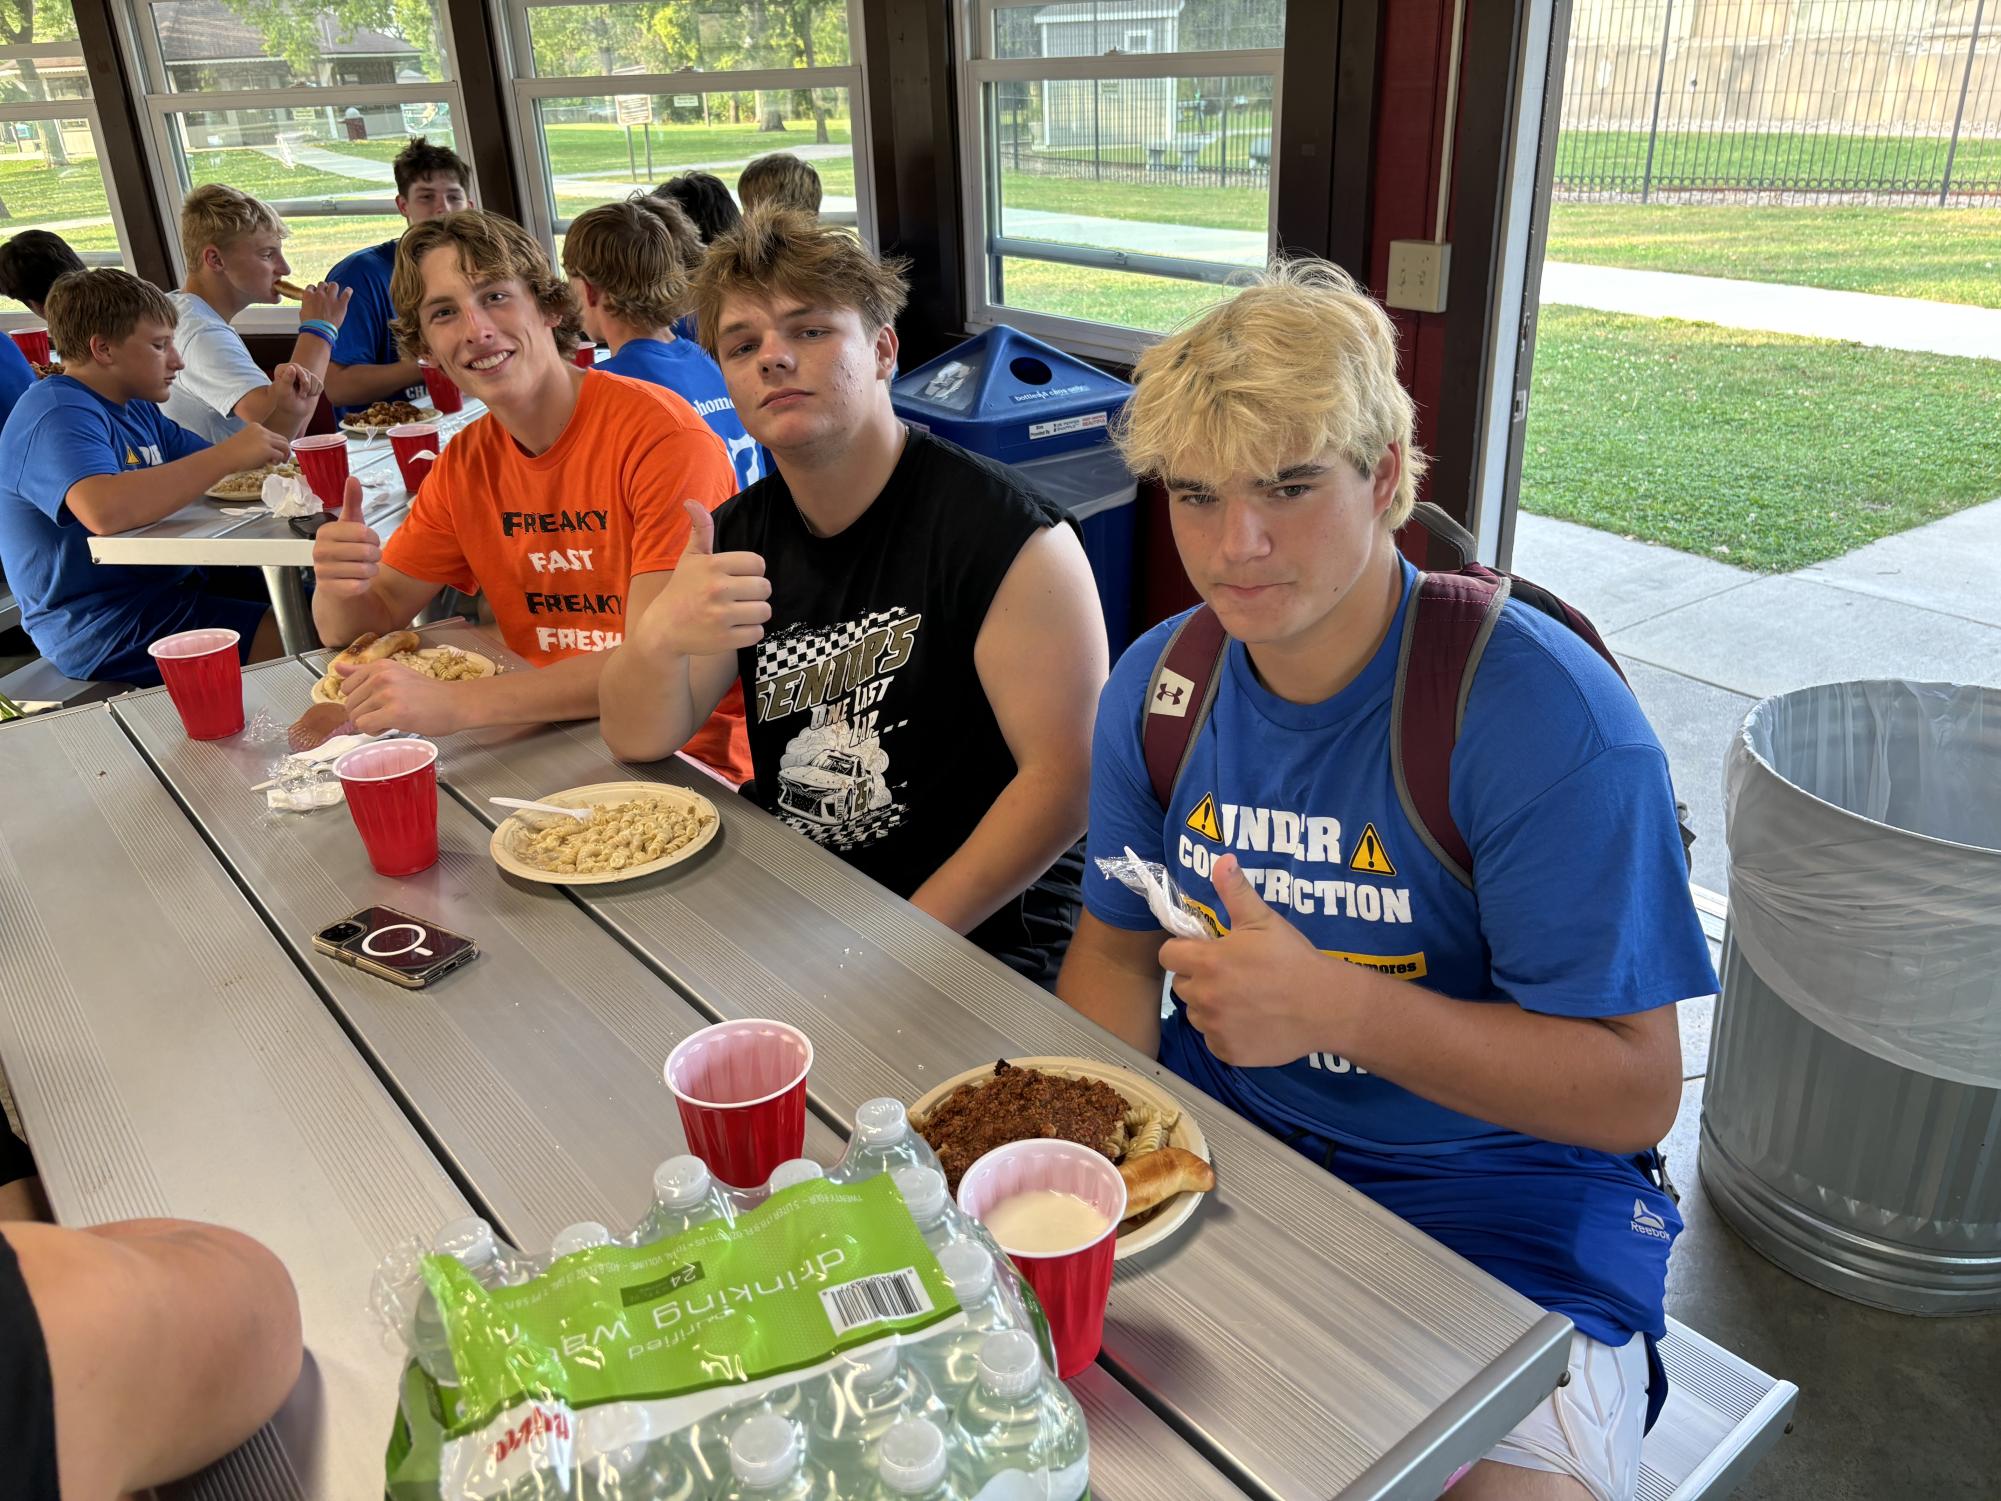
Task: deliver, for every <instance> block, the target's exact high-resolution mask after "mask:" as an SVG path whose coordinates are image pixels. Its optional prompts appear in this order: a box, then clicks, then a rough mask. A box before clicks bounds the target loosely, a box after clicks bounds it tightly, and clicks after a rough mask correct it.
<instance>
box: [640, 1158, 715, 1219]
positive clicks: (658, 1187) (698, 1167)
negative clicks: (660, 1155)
mask: <svg viewBox="0 0 2001 1501" xmlns="http://www.w3.org/2000/svg"><path fill="white" fill-rule="evenodd" d="M711 1181H712V1180H711V1179H710V1177H709V1165H708V1164H707V1163H706V1162H704V1161H702V1159H701V1158H699V1157H692V1156H688V1155H686V1154H683V1155H682V1156H679V1157H669V1158H668V1159H667V1160H666V1161H665V1162H663V1163H661V1164H660V1166H658V1167H656V1168H655V1169H654V1170H653V1197H654V1199H655V1200H657V1201H658V1202H659V1203H661V1204H663V1205H665V1206H667V1207H668V1208H670V1209H686V1208H688V1207H690V1206H691V1205H695V1204H699V1203H701V1202H702V1200H703V1199H705V1198H707V1197H708V1196H709V1184H710V1182H711Z"/></svg>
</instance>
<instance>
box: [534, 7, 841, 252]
mask: <svg viewBox="0 0 2001 1501" xmlns="http://www.w3.org/2000/svg"><path fill="white" fill-rule="evenodd" d="M854 9H855V10H856V11H859V6H855V7H854ZM859 32H860V20H859V16H858V15H851V14H850V5H849V3H848V0H647V3H637V4H635V3H629V0H613V3H598V4H577V3H572V0H508V38H509V47H510V52H511V55H512V57H513V60H514V77H515V83H514V94H515V106H516V108H515V119H516V122H517V125H518V128H519V129H520V130H521V132H522V133H523V136H524V138H525V139H524V140H523V143H522V148H523V149H522V158H523V160H525V161H527V162H528V163H529V164H530V166H529V170H530V172H531V173H532V174H534V175H535V177H536V178H537V179H538V181H537V182H535V183H533V184H531V190H530V193H529V200H528V211H529V214H530V217H531V221H533V227H535V228H536V229H538V230H539V231H540V232H541V233H543V234H544V235H546V236H547V237H548V239H549V241H550V243H551V244H552V245H554V246H555V247H556V250H557V253H558V256H559V257H560V254H561V241H562V237H563V235H564V233H565V232H566V231H567V230H568V229H569V226H570V221H571V220H572V219H573V218H575V217H576V216H577V215H578V214H580V213H582V212H583V211H584V210H585V209H587V208H590V207H592V206H594V205H596V204H600V203H605V202H609V201H611V200H613V199H617V198H623V197H625V196H627V195H628V194H630V193H632V192H633V191H634V190H635V189H643V188H651V187H654V186H656V185H658V184H659V183H661V182H664V181H665V180H666V179H668V178H669V177H672V176H674V175H675V174H676V173H679V172H684V171H687V170H689V169H691V168H701V169H703V170H705V171H709V172H713V173H715V174H716V175H717V176H718V177H720V178H721V179H722V180H723V181H724V182H725V183H727V184H728V185H729V187H730V189H731V191H732V192H734V191H735V189H736V180H737V175H738V174H739V173H740V172H741V171H742V170H743V168H744V166H745V165H747V164H748V163H749V162H750V160H751V158H753V157H756V156H761V155H763V154H764V153H766V152H768V151H790V152H793V153H795V154H797V155H798V156H801V157H803V158H805V159H806V161H807V162H808V163H810V164H811V166H812V167H813V169H814V170H815V171H816V172H818V173H819V175H820V182H821V187H822V191H823V195H824V196H823V198H822V201H821V210H820V212H821V217H822V218H824V219H826V220H828V221H829V222H831V223H836V224H854V225H858V226H860V227H862V230H863V233H864V234H865V235H866V234H869V233H872V224H873V220H872V217H871V215H870V213H869V210H868V181H867V172H866V170H865V169H863V168H861V163H862V162H863V161H864V159H865V152H864V151H863V150H862V149H861V146H860V142H861V140H862V138H863V137H862V121H861V115H862V111H863V94H862V80H861V69H860V66H859V65H858V57H859V53H860V39H859Z"/></svg>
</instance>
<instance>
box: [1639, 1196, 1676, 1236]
mask: <svg viewBox="0 0 2001 1501" xmlns="http://www.w3.org/2000/svg"><path fill="white" fill-rule="evenodd" d="M1633 1234H1635V1235H1645V1236H1648V1237H1650V1238H1652V1239H1654V1240H1673V1239H1674V1237H1673V1236H1671V1235H1669V1234H1668V1228H1667V1221H1666V1220H1664V1219H1662V1218H1661V1217H1660V1216H1659V1215H1657V1214H1655V1213H1654V1212H1653V1210H1651V1209H1649V1208H1647V1201H1646V1200H1645V1199H1635V1200H1633Z"/></svg>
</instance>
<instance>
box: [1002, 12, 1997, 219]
mask: <svg viewBox="0 0 2001 1501" xmlns="http://www.w3.org/2000/svg"><path fill="white" fill-rule="evenodd" d="M1997 3H2001V0H1997ZM992 108H993V111H994V119H993V121H992V124H991V129H992V139H993V141H994V144H995V150H996V152H997V154H998V156H999V158H1000V165H1001V167H1002V168H1003V169H1004V170H1005V171H1008V172H1021V173H1028V174H1031V175H1034V176H1039V177H1068V178H1076V179H1081V180H1084V181H1089V182H1121V183H1152V184H1156V185H1171V184H1180V185H1183V186H1189V187H1194V186H1208V187H1257V188H1262V187H1264V186H1265V185H1266V184H1267V183H1268V182H1269V181H1270V178H1271V151H1272V99H1271V80H1270V79H1269V78H1224V79H1199V80H1198V79H1174V78H1128V79H1121V80H1097V81H1087V80H1075V81H1068V80H1065V81H1051V82H1048V83H1009V84H996V85H994V91H993V98H992Z"/></svg>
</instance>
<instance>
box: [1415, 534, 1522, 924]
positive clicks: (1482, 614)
mask: <svg viewBox="0 0 2001 1501" xmlns="http://www.w3.org/2000/svg"><path fill="white" fill-rule="evenodd" d="M1507 601H1508V580H1507V579H1506V578H1505V577H1503V576H1501V575H1500V574H1497V573H1494V572H1492V571H1490V570H1488V569H1486V568H1481V567H1479V566H1478V565H1475V566H1474V567H1471V568H1468V569H1465V570H1463V571H1461V572H1457V573H1422V574H1419V575H1418V580H1417V587H1416V589H1415V590H1414V591H1413V592H1412V595H1411V602H1410V621H1409V623H1408V624H1407V626H1406V627H1405V629H1404V633H1403V645H1402V647H1401V648H1400V649H1399V651H1398V653H1397V679H1396V694H1395V698H1394V700H1393V701H1392V704H1391V707H1390V767H1391V770H1392V772H1393V773H1394V774H1395V777H1396V786H1397V797H1398V799H1399V800H1400V801H1401V802H1402V803H1403V810H1404V813H1405V815H1406V816H1407V817H1408V818H1409V819H1410V822H1411V827H1413V828H1414V829H1416V830H1417V833H1418V837H1419V838H1420V839H1422V840H1423V841H1424V843H1425V846H1426V847H1427V848H1428V849H1430V851H1431V852H1432V854H1434V855H1436V856H1437V857H1438V859H1439V861H1440V862H1441V863H1442V864H1443V865H1444V866H1445V868H1446V869H1447V870H1449V871H1451V872H1452V874H1453V875H1454V876H1456V877H1457V878H1458V880H1459V882H1460V884H1461V885H1463V886H1466V887H1468V888H1469V889H1470V888H1471V887H1472V885H1473V851H1472V850H1471V849H1470V848H1468V847H1467V844H1466V840H1465V836H1463V835H1462V834H1461V833H1460V832H1459V826H1458V824H1456V823H1454V822H1453V820H1452V781H1451V774H1452V748H1453V746H1454V745H1455V744H1457V742H1458V740H1459V725H1460V721H1461V720H1462V719H1463V718H1464V717H1465V714H1466V695H1467V692H1468V690H1469V689H1470V688H1471V687H1472V685H1473V674H1474V673H1475V672H1476V671H1478V670H1479V666H1480V656H1481V653H1483V652H1484V651H1485V650H1486V649H1487V641H1488V639H1489V638H1490V637H1491V636H1492V635H1493V634H1494V625H1495V623H1496V622H1497V621H1499V620H1500V618H1501V607H1502V606H1503V605H1505V604H1506V603H1507Z"/></svg>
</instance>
